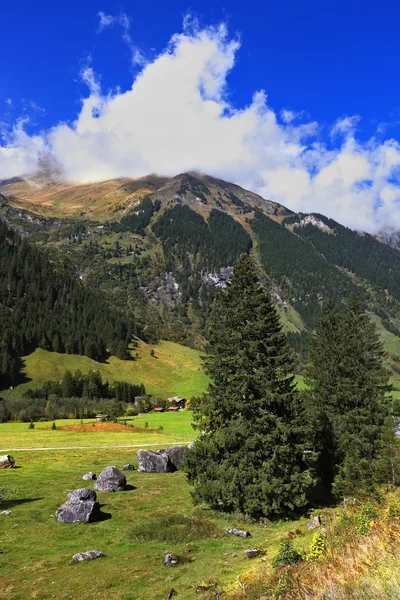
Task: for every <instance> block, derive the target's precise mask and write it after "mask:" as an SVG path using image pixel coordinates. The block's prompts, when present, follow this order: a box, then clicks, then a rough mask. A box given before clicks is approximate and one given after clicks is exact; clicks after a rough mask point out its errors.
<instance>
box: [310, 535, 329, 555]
mask: <svg viewBox="0 0 400 600" xmlns="http://www.w3.org/2000/svg"><path fill="white" fill-rule="evenodd" d="M327 547H328V540H327V538H326V533H325V532H324V531H317V532H316V533H314V536H313V539H312V542H311V544H310V548H309V550H308V552H307V555H306V560H309V561H311V560H317V559H318V558H320V556H322V555H323V554H324V553H325V552H326V549H327Z"/></svg>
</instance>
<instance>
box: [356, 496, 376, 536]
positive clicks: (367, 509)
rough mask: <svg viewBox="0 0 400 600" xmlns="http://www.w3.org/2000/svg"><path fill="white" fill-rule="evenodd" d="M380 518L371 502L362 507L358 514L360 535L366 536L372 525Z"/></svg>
mask: <svg viewBox="0 0 400 600" xmlns="http://www.w3.org/2000/svg"><path fill="white" fill-rule="evenodd" d="M377 517H378V513H377V512H376V509H375V507H374V505H373V504H372V503H371V502H366V503H365V504H363V505H362V506H361V509H360V512H359V513H358V514H357V524H358V532H359V534H360V535H366V534H367V533H368V529H369V527H370V525H371V523H372V522H373V521H374V520H375V519H376V518H377Z"/></svg>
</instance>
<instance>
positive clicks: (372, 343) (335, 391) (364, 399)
mask: <svg viewBox="0 0 400 600" xmlns="http://www.w3.org/2000/svg"><path fill="white" fill-rule="evenodd" d="M310 358H311V364H310V365H309V367H308V383H309V385H310V388H311V399H312V402H311V403H312V407H313V410H314V411H315V413H319V414H323V415H324V416H325V419H326V420H327V421H328V423H329V424H330V428H331V431H332V439H331V441H330V448H329V451H327V448H326V440H324V439H323V438H322V439H321V444H320V447H319V448H318V449H319V451H320V457H321V456H322V457H324V460H322V461H321V460H320V473H321V470H322V471H323V469H324V468H325V472H326V473H328V474H329V477H330V478H331V483H333V491H334V493H335V494H336V495H337V496H338V497H340V496H347V495H352V496H356V497H362V496H363V495H365V494H368V493H370V492H371V490H372V488H373V485H374V471H375V466H376V461H377V460H378V458H379V453H380V445H381V438H382V433H383V429H384V423H385V418H386V417H387V414H388V392H390V389H391V388H390V385H389V384H388V372H387V370H386V368H385V365H384V358H385V353H384V350H383V346H382V342H381V341H380V339H379V336H378V334H377V332H376V328H375V325H374V323H373V322H372V321H371V319H370V317H369V316H368V315H367V314H366V313H365V312H364V311H363V309H362V305H361V302H360V300H359V299H358V298H357V297H356V296H352V297H351V298H350V300H349V302H348V305H347V308H346V310H345V311H344V313H339V312H338V311H337V310H336V309H335V308H334V307H333V306H332V304H331V303H330V302H327V303H326V306H325V307H324V312H323V316H322V319H321V320H320V322H319V324H318V327H317V330H316V334H315V336H314V338H313V342H312V345H311V350H310Z"/></svg>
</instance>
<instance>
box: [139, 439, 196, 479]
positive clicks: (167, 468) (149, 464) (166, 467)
mask: <svg viewBox="0 0 400 600" xmlns="http://www.w3.org/2000/svg"><path fill="white" fill-rule="evenodd" d="M186 455H187V448H185V446H172V448H165V449H163V450H139V452H138V462H139V466H138V470H139V471H145V472H146V473H173V472H174V471H177V470H178V469H179V467H180V466H181V465H182V464H183V462H184V460H185V458H186Z"/></svg>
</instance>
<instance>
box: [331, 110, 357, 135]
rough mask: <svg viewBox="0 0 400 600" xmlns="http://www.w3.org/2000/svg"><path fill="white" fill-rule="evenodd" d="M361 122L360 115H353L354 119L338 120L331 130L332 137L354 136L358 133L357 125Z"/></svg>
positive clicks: (343, 118) (344, 118)
mask: <svg viewBox="0 0 400 600" xmlns="http://www.w3.org/2000/svg"><path fill="white" fill-rule="evenodd" d="M360 120H361V117H360V116H359V115H353V116H352V117H342V118H340V119H338V120H337V121H336V122H335V123H334V125H333V127H332V129H331V136H332V137H334V136H336V135H344V136H346V135H350V134H353V133H354V132H355V131H356V128H357V124H358V122H359V121H360Z"/></svg>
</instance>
